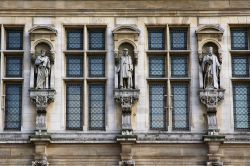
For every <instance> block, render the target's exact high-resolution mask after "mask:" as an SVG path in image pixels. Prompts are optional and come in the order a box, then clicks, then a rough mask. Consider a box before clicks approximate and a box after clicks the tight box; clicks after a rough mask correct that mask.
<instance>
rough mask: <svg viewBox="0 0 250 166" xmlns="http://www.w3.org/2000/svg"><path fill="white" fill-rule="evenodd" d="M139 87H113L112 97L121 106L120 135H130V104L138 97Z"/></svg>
mask: <svg viewBox="0 0 250 166" xmlns="http://www.w3.org/2000/svg"><path fill="white" fill-rule="evenodd" d="M139 94H140V90H139V89H115V90H114V98H115V101H116V102H117V103H119V104H120V105H121V108H122V135H132V134H133V129H132V125H131V110H132V106H133V104H134V103H135V102H137V101H138V99H139Z"/></svg>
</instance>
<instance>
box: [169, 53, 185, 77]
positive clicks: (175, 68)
mask: <svg viewBox="0 0 250 166" xmlns="http://www.w3.org/2000/svg"><path fill="white" fill-rule="evenodd" d="M171 76H172V77H187V76H188V58H187V56H172V57H171Z"/></svg>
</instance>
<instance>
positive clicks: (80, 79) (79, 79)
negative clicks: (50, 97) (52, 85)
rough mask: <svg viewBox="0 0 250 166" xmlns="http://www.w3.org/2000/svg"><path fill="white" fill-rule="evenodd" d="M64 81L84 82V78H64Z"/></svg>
mask: <svg viewBox="0 0 250 166" xmlns="http://www.w3.org/2000/svg"><path fill="white" fill-rule="evenodd" d="M63 80H64V81H84V78H83V77H64V78H63Z"/></svg>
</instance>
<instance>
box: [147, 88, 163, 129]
mask: <svg viewBox="0 0 250 166" xmlns="http://www.w3.org/2000/svg"><path fill="white" fill-rule="evenodd" d="M149 105H150V128H151V129H153V130H166V86H165V84H150V85H149Z"/></svg>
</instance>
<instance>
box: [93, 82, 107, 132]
mask: <svg viewBox="0 0 250 166" xmlns="http://www.w3.org/2000/svg"><path fill="white" fill-rule="evenodd" d="M89 129H90V130H105V85H103V84H90V85H89Z"/></svg>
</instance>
